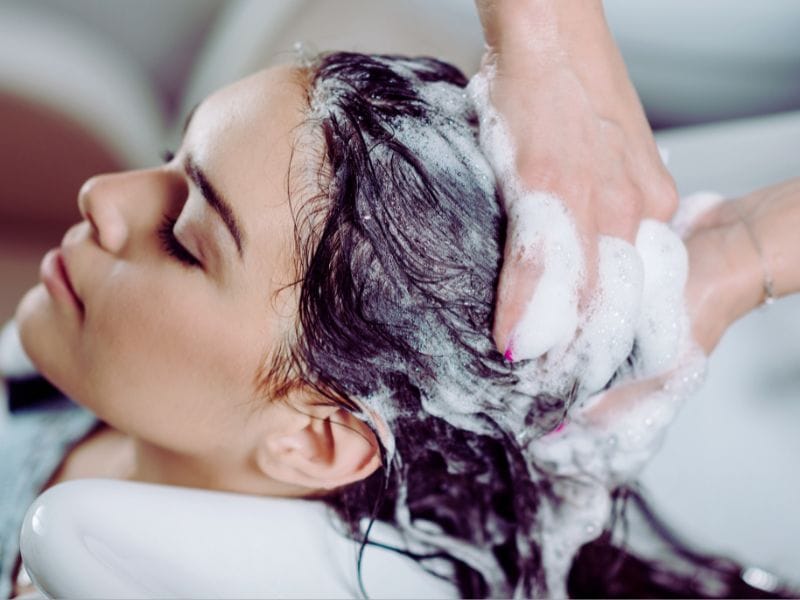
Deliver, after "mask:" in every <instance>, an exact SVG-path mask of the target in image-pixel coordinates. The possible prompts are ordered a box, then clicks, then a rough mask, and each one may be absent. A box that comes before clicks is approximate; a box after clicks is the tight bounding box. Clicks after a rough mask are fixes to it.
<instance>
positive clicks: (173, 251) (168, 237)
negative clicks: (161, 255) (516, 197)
mask: <svg viewBox="0 0 800 600" xmlns="http://www.w3.org/2000/svg"><path fill="white" fill-rule="evenodd" d="M173 158H175V153H174V152H172V150H168V149H166V150H163V151H162V152H161V160H163V161H164V162H165V163H169V162H172V159H173ZM177 222H178V219H176V218H174V217H170V216H169V215H164V218H163V220H162V221H161V225H160V226H159V228H158V238H159V239H160V240H161V247H162V248H163V249H164V252H166V253H167V254H169V255H170V256H171V257H173V258H175V259H177V260H178V261H179V262H181V263H182V264H184V265H186V266H187V267H202V266H203V265H202V263H201V262H200V261H199V260H197V259H196V258H195V257H194V255H193V254H192V253H191V252H189V251H188V250H187V249H186V248H184V246H183V245H182V244H181V243H180V242H179V241H178V238H176V237H175V234H174V233H173V231H174V229H175V223H177Z"/></svg>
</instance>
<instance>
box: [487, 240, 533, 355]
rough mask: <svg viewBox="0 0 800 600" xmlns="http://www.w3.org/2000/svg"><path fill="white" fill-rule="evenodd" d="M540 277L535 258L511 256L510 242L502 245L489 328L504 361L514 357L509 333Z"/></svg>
mask: <svg viewBox="0 0 800 600" xmlns="http://www.w3.org/2000/svg"><path fill="white" fill-rule="evenodd" d="M541 276H542V265H541V263H540V262H539V261H537V260H535V259H534V260H530V259H526V258H525V257H524V256H521V255H519V254H517V255H516V256H514V252H513V249H512V248H511V244H506V250H505V255H504V258H503V269H502V271H501V272H500V280H499V282H498V286H497V298H496V301H495V318H494V326H493V331H492V334H493V337H494V343H495V344H496V345H497V348H498V350H499V351H500V352H501V353H503V356H504V357H505V358H506V360H510V361H511V360H514V359H515V356H514V349H513V347H512V345H511V333H512V330H513V329H514V327H515V326H516V324H517V323H519V321H520V320H521V319H522V317H523V315H524V313H525V309H526V308H527V306H528V302H529V301H530V299H531V298H532V297H533V294H534V292H535V290H536V287H537V285H538V283H539V279H540V278H541Z"/></svg>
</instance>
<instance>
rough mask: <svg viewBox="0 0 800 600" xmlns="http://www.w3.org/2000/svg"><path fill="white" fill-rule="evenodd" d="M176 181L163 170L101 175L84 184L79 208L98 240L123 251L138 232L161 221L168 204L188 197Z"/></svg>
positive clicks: (148, 228) (147, 229)
mask: <svg viewBox="0 0 800 600" xmlns="http://www.w3.org/2000/svg"><path fill="white" fill-rule="evenodd" d="M177 179H181V178H179V177H177ZM175 180H176V175H175V174H171V173H168V172H166V171H165V170H164V169H148V170H143V171H126V172H123V173H113V174H110V175H98V176H96V177H92V178H91V179H89V180H88V181H86V183H84V184H83V186H82V187H81V190H80V192H79V194H78V208H79V209H80V212H81V215H82V216H83V218H84V219H86V220H87V221H89V223H90V224H91V227H92V233H93V235H94V237H95V240H96V241H97V243H98V244H99V245H100V246H101V247H102V248H104V249H105V250H106V251H108V252H111V253H113V254H121V253H122V252H123V251H125V250H126V249H128V248H129V247H130V246H131V243H132V242H133V241H134V240H135V238H136V236H137V233H141V232H143V231H150V230H152V229H153V228H154V226H155V225H156V224H157V223H159V222H160V221H161V219H162V217H163V214H164V211H165V210H167V206H168V205H169V204H171V203H174V202H175V201H176V200H177V199H178V198H179V197H180V198H185V195H184V193H183V192H182V191H181V189H179V188H180V187H182V186H177V185H176V184H175Z"/></svg>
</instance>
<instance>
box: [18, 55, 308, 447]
mask: <svg viewBox="0 0 800 600" xmlns="http://www.w3.org/2000/svg"><path fill="white" fill-rule="evenodd" d="M303 110H304V92H303V89H302V86H301V84H300V83H299V79H298V77H297V75H296V71H295V70H294V69H291V68H288V67H278V68H274V69H270V70H267V71H263V72H261V73H258V74H256V75H254V76H251V77H249V78H247V79H244V80H242V81H239V82H237V83H235V84H233V85H231V86H230V87H227V88H225V89H223V90H221V91H219V92H217V93H215V94H213V95H212V96H210V97H209V98H208V99H206V100H205V101H204V102H203V103H202V104H201V105H200V106H199V107H198V108H197V110H196V111H195V113H194V115H193V117H192V119H191V123H190V125H189V127H188V129H187V131H186V134H185V137H184V141H183V144H182V146H181V148H180V150H179V152H178V153H177V154H176V155H175V157H174V159H173V160H172V161H171V162H169V163H168V164H166V165H164V166H161V167H159V168H154V169H148V170H143V171H132V172H126V173H118V174H113V175H103V176H99V177H95V178H93V179H91V180H90V181H88V182H87V183H86V184H85V185H84V186H83V188H82V189H81V192H80V197H79V199H78V204H79V206H80V210H81V214H82V216H83V219H84V220H83V221H82V222H80V223H79V224H77V225H75V226H73V227H72V228H70V229H69V230H68V231H67V233H66V234H65V236H64V239H63V243H62V246H61V250H60V252H61V256H62V257H63V265H64V267H65V269H66V272H67V273H68V278H69V281H70V282H71V287H72V289H73V290H74V293H75V294H76V295H77V298H78V299H79V302H75V301H73V300H72V299H71V295H70V294H68V293H64V292H65V288H63V287H59V284H58V282H57V278H56V280H55V281H56V283H55V284H54V283H53V282H54V279H53V278H52V277H49V276H47V275H46V274H45V275H43V278H44V280H45V281H46V283H47V285H44V284H39V285H37V286H36V287H35V288H33V289H32V290H30V291H29V292H28V294H27V295H26V296H25V298H24V299H23V300H22V302H21V303H20V305H19V308H18V310H17V321H18V324H19V328H20V334H21V337H22V340H23V344H24V346H25V348H26V350H27V352H28V353H29V355H30V356H31V358H32V360H33V361H34V363H35V364H36V365H37V366H38V367H39V368H40V370H41V372H42V373H43V374H44V375H45V376H46V377H48V378H49V379H50V380H51V381H53V382H54V383H55V384H56V385H57V386H58V387H60V388H61V389H62V390H63V391H64V392H65V393H66V394H67V395H69V396H71V397H72V398H74V399H75V400H77V401H78V402H80V403H81V404H83V405H85V406H86V407H88V408H89V409H91V410H92V411H93V412H95V413H96V414H97V415H98V416H99V417H101V418H102V419H103V420H105V421H106V422H108V423H109V424H111V425H112V426H114V427H116V428H118V429H120V430H122V431H125V432H127V433H130V434H132V435H134V436H138V437H140V438H142V439H145V440H147V441H149V442H151V443H153V444H157V445H159V446H163V447H166V448H170V449H173V450H175V451H179V452H187V453H202V452H214V453H217V454H216V455H217V456H218V455H219V453H224V452H235V451H236V440H237V439H238V438H242V437H246V436H247V435H248V431H249V429H248V423H249V422H250V417H251V416H252V413H253V402H259V403H264V399H262V398H257V397H256V385H255V383H256V375H257V373H258V371H259V367H260V366H262V364H263V363H264V362H265V360H267V359H268V356H269V353H270V351H271V350H272V349H273V348H274V347H275V346H276V344H277V343H278V342H279V340H280V339H282V336H283V335H284V334H285V333H286V332H287V331H288V330H289V329H290V328H291V327H292V326H293V323H294V316H295V310H296V298H295V296H294V295H293V292H292V291H291V290H289V291H285V292H279V290H281V288H282V287H283V286H285V285H286V284H288V283H290V281H291V279H292V276H293V274H294V268H293V264H294V262H293V252H294V245H293V239H294V238H293V232H294V221H293V219H292V214H291V211H290V205H289V202H288V191H287V186H288V183H287V173H288V170H289V161H290V153H291V149H292V144H293V136H294V134H293V128H294V127H296V126H297V125H298V124H299V123H300V122H301V121H302V119H303ZM171 220H175V224H174V226H168V227H166V228H164V227H163V225H164V224H165V223H167V224H169V223H170V222H171ZM172 236H174V241H171V240H170V238H171V237H172ZM165 245H166V247H165ZM55 258H56V257H55V256H54V253H53V254H51V255H50V256H49V257H46V258H45V261H43V273H46V272H47V271H48V266H47V265H48V264H49V265H51V266H52V265H56V266H57V261H56V260H54V259H55ZM56 270H57V269H56Z"/></svg>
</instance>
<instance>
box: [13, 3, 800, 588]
mask: <svg viewBox="0 0 800 600" xmlns="http://www.w3.org/2000/svg"><path fill="white" fill-rule="evenodd" d="M605 7H606V14H607V17H608V20H609V23H610V26H611V28H612V30H613V31H614V34H615V38H616V40H617V42H618V44H619V46H620V48H621V50H622V52H623V55H624V57H625V60H626V63H627V65H628V68H629V71H630V74H631V77H632V79H633V82H634V84H635V85H636V87H637V89H638V91H639V93H640V95H641V97H642V100H643V103H644V106H645V109H646V111H647V114H648V117H649V118H650V120H651V123H652V125H653V127H654V128H656V129H657V130H658V131H657V138H658V141H659V144H660V145H661V146H663V147H664V148H666V149H667V150H668V151H669V168H670V170H671V171H672V172H673V175H674V176H675V177H676V181H677V183H678V188H679V191H680V192H681V193H682V194H687V193H690V192H693V191H697V190H698V189H702V188H706V189H715V190H718V191H720V192H722V193H725V194H740V193H743V192H746V191H748V190H750V189H754V188H755V187H758V186H761V185H765V184H768V183H771V182H775V181H778V180H781V179H785V178H788V177H790V176H797V175H800V35H798V31H800V2H797V1H796V0H771V1H770V2H769V5H768V8H766V7H765V4H764V3H757V2H752V1H751V0H704V1H703V2H697V1H696V0H636V1H635V2H633V1H629V0H606V2H605ZM298 41H301V42H305V43H306V45H307V48H308V50H309V51H312V52H313V51H314V50H326V49H346V50H357V51H367V52H369V51H375V52H400V53H407V54H429V55H434V56H437V57H440V58H444V59H446V60H448V61H450V62H453V63H455V64H456V65H457V66H459V67H460V68H461V69H462V70H464V72H465V73H466V74H467V75H468V76H469V75H471V74H472V73H473V72H474V71H475V69H476V67H477V65H478V63H479V60H480V56H481V54H482V49H483V47H482V38H481V30H480V24H479V22H478V19H477V16H476V15H475V13H474V7H473V2H472V1H471V0H437V1H435V2H433V1H430V0H392V1H388V0H387V1H380V0H338V1H335V2H334V1H323V0H230V1H225V0H136V1H133V0H129V1H123V0H0V324H1V323H2V322H4V321H5V320H7V319H8V318H10V317H11V316H12V315H13V311H14V307H15V305H16V303H17V301H18V300H19V298H20V296H21V295H22V293H23V292H24V291H25V290H26V289H27V288H29V287H30V286H31V285H33V284H34V283H35V282H36V281H37V280H38V266H39V261H40V260H41V257H42V255H43V254H44V252H45V251H46V250H47V249H49V248H51V247H53V246H55V245H57V244H59V243H60V240H61V236H62V234H63V232H64V231H65V230H66V228H67V227H68V226H69V225H70V224H72V223H73V222H75V221H77V220H78V218H79V217H78V211H77V204H76V201H77V194H78V190H79V188H80V185H81V183H82V182H83V181H84V180H86V179H87V178H88V177H90V176H91V175H94V174H96V173H101V172H108V171H113V170H119V169H128V168H136V167H143V166H148V165H154V164H156V163H158V162H159V160H160V159H159V155H160V154H161V151H162V150H163V149H165V148H167V147H172V148H174V147H175V145H176V137H177V136H176V130H177V129H179V128H180V124H181V123H182V120H183V118H184V116H185V114H186V112H187V111H188V109H189V108H190V107H191V106H193V105H194V104H195V103H196V102H197V101H198V100H200V99H201V98H203V97H204V96H205V95H207V94H208V93H209V92H210V91H212V90H213V89H215V88H217V87H219V86H220V85H222V84H224V83H226V82H229V81H232V80H235V79H237V78H239V77H241V76H242V75H244V74H246V73H248V72H251V71H254V70H256V69H258V68H260V67H263V66H267V65H269V64H272V63H274V62H277V61H281V62H283V61H286V60H290V59H291V57H292V55H293V52H294V50H293V48H294V44H295V43H296V42H298ZM791 300H797V298H793V299H790V300H789V301H787V302H785V303H779V304H780V305H779V306H776V307H775V308H773V309H772V310H771V311H770V313H769V314H768V315H764V314H760V313H759V314H756V315H753V316H752V317H748V318H747V319H745V320H744V321H743V322H742V323H740V324H737V326H736V327H735V328H734V330H732V331H731V332H730V334H729V335H728V336H726V338H725V339H724V340H723V344H722V345H721V347H720V348H719V350H718V351H717V352H716V353H715V355H714V357H712V364H711V370H710V372H711V377H710V379H709V381H708V383H707V385H706V387H705V388H704V390H703V392H702V394H701V397H700V398H698V399H697V400H696V401H693V402H692V403H691V405H690V406H688V407H687V409H686V410H685V411H684V412H683V413H682V414H681V416H680V417H679V420H678V422H677V423H676V425H675V426H674V428H673V430H672V432H671V437H670V438H668V441H667V444H666V446H665V447H664V449H663V450H662V452H661V453H660V454H659V455H658V456H657V457H656V460H654V461H653V463H651V465H650V466H648V469H647V470H646V472H645V473H644V476H643V478H644V481H645V483H647V484H648V485H649V487H650V488H651V489H652V490H653V492H654V494H655V497H656V500H657V505H658V506H659V507H660V509H661V511H662V512H663V514H665V515H666V516H667V517H669V518H670V520H671V521H672V522H674V523H676V524H678V525H679V527H680V529H681V530H682V531H684V532H690V533H692V534H693V535H692V539H693V541H695V542H698V541H702V542H704V543H703V544H702V547H704V548H705V549H707V550H713V551H721V552H726V553H731V554H732V555H734V556H736V557H737V558H739V559H740V560H744V561H746V562H756V563H758V562H760V563H761V564H762V565H766V566H768V567H769V568H771V569H773V570H775V571H777V572H779V573H781V574H783V575H784V576H787V577H791V576H793V577H794V578H795V580H797V573H800V541H798V539H799V537H800V511H798V510H797V508H796V507H797V506H798V503H800V477H798V476H797V475H796V473H794V472H789V471H788V470H787V469H788V467H787V465H789V464H791V458H790V459H788V460H787V457H797V456H798V455H800V436H797V435H796V431H797V428H798V424H800V368H798V364H797V357H798V356H800V319H798V318H797V311H798V310H800V302H795V303H794V304H791ZM737 336H738V337H737ZM759 336H760V337H759ZM706 542H707V543H706Z"/></svg>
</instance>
